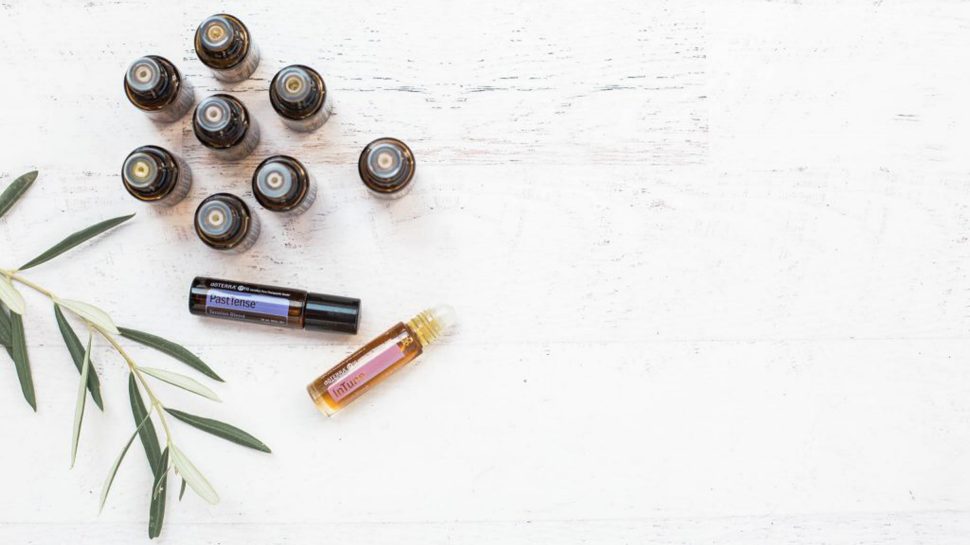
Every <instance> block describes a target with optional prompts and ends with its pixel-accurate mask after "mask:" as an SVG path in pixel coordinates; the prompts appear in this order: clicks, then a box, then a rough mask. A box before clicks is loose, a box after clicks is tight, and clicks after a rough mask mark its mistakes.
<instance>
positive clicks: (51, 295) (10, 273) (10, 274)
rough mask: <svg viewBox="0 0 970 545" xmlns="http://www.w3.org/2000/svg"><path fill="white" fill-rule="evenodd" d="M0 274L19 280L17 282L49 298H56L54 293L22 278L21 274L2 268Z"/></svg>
mask: <svg viewBox="0 0 970 545" xmlns="http://www.w3.org/2000/svg"><path fill="white" fill-rule="evenodd" d="M0 274H3V275H4V276H6V277H7V278H9V279H10V280H14V281H17V282H19V283H21V284H23V285H25V286H27V287H28V288H30V289H32V290H34V291H36V292H38V293H42V294H44V295H46V296H47V297H49V298H50V299H55V298H56V297H55V295H54V293H53V292H51V291H50V290H47V289H46V288H44V287H42V286H39V285H37V284H34V283H33V282H31V281H30V280H27V279H26V278H24V277H23V276H20V275H19V274H17V273H16V272H14V271H8V270H2V271H0Z"/></svg>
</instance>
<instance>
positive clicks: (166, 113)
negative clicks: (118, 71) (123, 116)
mask: <svg viewBox="0 0 970 545" xmlns="http://www.w3.org/2000/svg"><path fill="white" fill-rule="evenodd" d="M125 94H126V95H128V100H129V101H131V103H132V104H134V105H135V107H136V108H138V109H139V110H141V111H143V112H145V114H146V115H147V116H148V117H149V118H151V119H152V120H154V121H158V122H161V123H171V122H172V121H177V120H178V119H180V118H181V117H182V116H183V115H185V112H187V111H189V110H191V109H192V104H193V103H194V102H195V92H194V91H193V90H192V85H191V84H190V83H189V81H188V80H187V79H185V77H183V76H182V74H181V72H179V71H178V69H177V68H175V65H174V64H172V63H171V62H170V61H169V60H168V59H166V58H164V57H159V56H158V55H148V56H145V57H142V58H140V59H137V60H136V61H135V62H133V63H131V65H130V66H129V67H128V71H127V72H125Z"/></svg>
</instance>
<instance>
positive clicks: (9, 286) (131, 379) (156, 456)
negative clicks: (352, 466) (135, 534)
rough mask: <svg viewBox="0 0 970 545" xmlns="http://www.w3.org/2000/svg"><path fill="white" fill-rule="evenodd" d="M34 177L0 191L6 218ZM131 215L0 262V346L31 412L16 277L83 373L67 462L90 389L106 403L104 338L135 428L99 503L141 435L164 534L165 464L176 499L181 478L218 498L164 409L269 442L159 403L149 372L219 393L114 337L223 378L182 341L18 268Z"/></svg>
mask: <svg viewBox="0 0 970 545" xmlns="http://www.w3.org/2000/svg"><path fill="white" fill-rule="evenodd" d="M36 178H37V172H36V171H33V172H28V173H27V174H24V175H23V176H20V177H19V178H17V179H16V180H14V181H13V182H12V183H11V184H10V185H9V186H8V187H7V188H6V190H4V192H3V193H2V194H0V217H3V215H4V214H6V213H7V211H9V210H10V208H11V207H13V205H14V204H15V203H16V202H17V200H18V199H19V198H20V197H21V196H23V194H24V193H26V191H27V189H29V188H30V186H31V185H32V184H33V183H34V180H35V179H36ZM133 216H134V214H131V215H128V216H121V217H117V218H112V219H109V220H105V221H102V222H100V223H96V224H94V225H92V226H90V227H87V228H85V229H82V230H80V231H77V232H75V233H73V234H71V235H69V236H68V237H67V238H65V239H64V240H62V241H60V242H58V243H57V244H55V245H54V246H52V247H51V248H50V249H48V250H47V251H45V252H44V253H42V254H40V255H38V256H37V257H35V258H34V259H32V260H30V261H28V262H27V263H25V264H23V265H21V266H20V267H17V268H15V269H5V268H0V345H2V346H3V347H4V348H5V349H6V351H7V354H9V355H10V358H11V359H12V360H13V363H14V367H15V368H16V371H17V377H18V379H19V380H20V389H21V390H22V391H23V395H24V399H26V400H27V403H28V404H29V405H30V406H31V408H33V409H34V411H36V410H37V401H36V396H35V392H34V381H33V377H32V375H31V370H30V359H29V357H28V353H27V340H26V335H25V333H24V314H25V312H26V302H25V301H24V298H23V296H22V295H21V294H20V292H19V291H18V289H17V288H16V287H15V286H14V284H20V285H22V286H24V287H26V288H29V289H31V290H33V291H36V292H37V293H40V294H41V295H44V296H46V297H47V298H48V299H49V300H50V301H51V303H52V304H53V307H54V319H55V321H56V322H57V327H58V329H60V332H61V336H62V337H63V338H64V344H65V345H66V347H67V351H68V353H69V354H70V356H71V359H72V360H73V361H74V366H75V367H76V368H77V370H78V372H79V373H80V376H81V378H80V382H79V383H78V393H77V402H76V405H75V410H74V426H73V430H72V435H71V467H72V468H73V467H74V462H75V460H76V459H77V448H78V442H79V440H80V436H81V424H82V422H83V420H84V409H85V405H86V401H87V397H88V395H90V396H91V400H92V401H94V403H95V405H97V406H98V409H101V410H104V401H103V399H102V397H101V383H100V380H99V378H98V374H97V372H96V370H95V368H94V365H93V363H92V362H91V347H92V344H93V343H94V341H95V339H96V338H100V339H103V340H104V341H106V342H107V343H108V345H109V346H110V347H111V348H113V349H114V351H116V352H117V353H118V354H119V355H120V356H121V358H122V360H124V362H125V365H127V367H128V371H129V374H128V397H129V401H130V404H131V413H132V417H133V418H134V422H135V431H134V432H133V433H132V435H131V438H129V439H128V442H127V443H126V444H125V446H124V448H123V449H122V450H121V454H119V455H118V458H117V459H115V461H114V464H113V465H112V466H111V468H110V470H109V472H108V476H107V478H106V479H105V482H104V486H103V487H102V490H101V500H100V507H99V509H101V510H103V509H104V505H105V502H106V500H107V498H108V492H109V491H110V490H111V485H112V483H113V482H114V478H115V475H116V474H117V472H118V468H119V466H120V465H121V462H122V460H124V458H125V454H127V453H128V449H129V447H131V444H132V443H133V442H134V440H135V437H136V436H138V437H139V438H140V439H141V443H142V446H143V447H144V449H145V455H146V457H147V458H148V465H149V468H150V469H151V471H152V474H153V475H154V477H155V478H154V481H153V483H152V491H151V502H150V506H149V520H148V537H149V538H155V537H158V536H159V535H160V533H161V530H162V522H163V520H164V517H165V503H166V488H167V481H168V473H169V472H170V471H172V470H174V472H175V473H176V475H178V476H180V477H181V479H182V483H181V489H180V491H179V499H180V500H181V499H182V496H183V494H184V493H185V489H186V485H188V487H189V488H191V489H192V490H193V491H194V492H195V493H196V494H198V495H199V496H201V497H202V498H203V499H204V500H206V501H208V502H209V503H212V504H215V503H217V502H218V501H219V495H218V494H217V493H216V491H215V488H213V486H212V485H211V484H210V483H209V481H208V479H206V478H205V476H204V475H203V474H202V472H201V471H199V469H198V468H197V467H196V466H195V464H193V463H192V461H191V460H189V458H188V456H186V454H185V453H184V452H183V451H182V450H181V449H180V448H179V447H178V446H176V443H175V439H174V435H173V434H172V429H171V426H170V422H169V419H168V417H169V416H171V417H172V418H173V419H175V420H178V421H180V422H183V423H185V424H188V425H189V426H192V427H195V428H198V429H200V430H202V431H205V432H208V433H210V434H212V435H215V436H217V437H220V438H222V439H225V440H227V441H232V442H233V443H237V444H239V445H243V446H246V447H249V448H253V449H256V450H260V451H263V452H270V449H269V447H267V446H266V445H265V444H263V442H262V441H260V440H259V439H256V438H255V437H253V436H252V435H250V434H249V433H246V432H245V431H243V430H241V429H239V428H237V427H235V426H232V425H230V424H226V423H225V422H220V421H218V420H213V419H211V418H204V417H201V416H196V415H193V414H189V413H186V412H183V411H179V410H176V409H173V408H171V407H167V406H165V405H163V404H162V402H161V400H159V398H158V396H157V395H156V394H155V391H154V390H153V389H152V382H151V381H149V380H148V379H149V378H151V379H154V380H156V381H160V382H164V383H167V384H170V385H172V386H176V387H179V388H181V389H183V390H186V391H188V392H191V393H193V394H196V395H199V396H202V397H205V398H207V399H210V400H213V401H219V397H218V396H217V395H216V393H215V392H213V391H212V390H211V389H210V388H209V387H207V386H206V385H204V384H202V383H201V382H199V381H198V380H196V379H194V378H192V377H189V376H187V375H183V374H180V373H176V372H173V371H168V370H165V369H157V368H151V367H142V366H140V365H138V364H137V363H136V362H135V360H134V359H133V358H132V357H131V355H129V354H128V352H127V351H125V349H124V347H123V346H122V345H121V343H119V342H118V338H119V337H124V338H125V339H128V340H130V341H134V342H136V343H139V344H142V345H145V346H148V347H151V348H154V349H155V350H158V351H159V352H162V353H163V354H166V355H168V356H171V357H172V358H174V359H176V360H178V361H180V362H182V363H184V364H186V365H188V366H189V367H191V368H193V369H194V370H196V371H198V372H199V373H201V374H203V375H205V376H206V377H208V378H209V379H212V380H215V381H218V382H223V380H222V378H221V377H220V376H219V375H217V374H216V372H215V371H213V370H212V369H211V368H210V367H209V366H208V365H206V363H205V362H203V361H202V360H201V359H199V358H198V356H196V355H195V354H193V353H192V352H190V351H189V350H187V349H186V348H184V347H182V346H181V345H178V344H176V343H174V342H172V341H169V340H167V339H163V338H162V337H158V336H156V335H152V334H150V333H145V332H142V331H138V330H135V329H128V328H124V327H118V326H116V325H115V323H114V321H113V320H112V318H111V316H109V315H108V314H107V313H106V312H105V311H103V310H101V309H100V308H98V307H96V306H94V305H92V304H90V303H86V302H83V301H78V300H74V299H65V298H61V297H59V296H58V295H55V294H54V293H53V292H52V291H51V290H49V289H47V288H45V287H43V286H40V285H38V284H36V283H34V282H33V281H31V280H30V279H29V278H27V277H25V276H24V275H23V271H25V270H27V269H31V268H33V267H36V266H38V265H41V264H43V263H46V262H47V261H50V260H52V259H54V258H56V257H57V256H59V255H61V254H63V253H64V252H67V251H68V250H71V249H72V248H74V247H76V246H78V245H80V244H82V243H84V242H86V241H87V240H89V239H91V238H94V237H96V236H98V235H100V234H102V233H104V232H106V231H108V230H110V229H112V228H114V227H117V226H118V225H121V224H122V223H124V222H126V221H128V220H129V219H131V218H132V217H133ZM65 311H67V313H65ZM68 314H69V315H71V316H73V317H74V318H75V319H77V320H79V321H80V322H81V323H82V324H83V326H84V331H85V332H86V334H87V335H86V336H87V340H86V342H85V343H84V344H82V343H81V339H80V338H79V337H78V335H77V333H76V331H75V329H74V327H73V326H72V325H71V323H70V321H69V320H68V316H67V315H68ZM142 391H144V393H145V395H147V398H148V404H147V405H146V404H145V400H144V398H143V397H142ZM152 416H154V417H155V418H156V419H157V421H158V422H159V424H161V427H162V430H163V431H164V435H165V443H164V444H165V448H164V450H163V449H162V447H161V444H160V443H159V440H158V433H157V431H156V429H155V425H154V424H153V419H152ZM99 512H100V511H99Z"/></svg>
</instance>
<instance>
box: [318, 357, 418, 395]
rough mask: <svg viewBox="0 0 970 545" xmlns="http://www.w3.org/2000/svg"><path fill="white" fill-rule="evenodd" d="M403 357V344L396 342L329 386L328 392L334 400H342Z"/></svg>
mask: <svg viewBox="0 0 970 545" xmlns="http://www.w3.org/2000/svg"><path fill="white" fill-rule="evenodd" d="M403 357H404V352H403V351H402V350H401V346H400V345H399V344H396V343H395V344H392V345H391V346H390V347H388V348H387V349H386V350H384V351H383V352H381V353H380V354H378V355H376V356H374V357H373V358H371V359H370V360H369V361H368V362H367V363H365V364H363V365H361V366H360V367H358V368H356V369H353V370H352V371H350V372H349V373H347V374H346V375H345V376H344V377H343V378H341V379H340V380H338V381H337V382H334V383H333V384H331V385H330V386H328V387H327V393H329V394H330V397H332V398H333V400H334V401H340V400H341V399H343V398H345V397H347V396H349V395H350V394H352V393H354V392H355V391H356V390H358V389H360V388H361V387H362V386H363V385H365V384H367V383H368V382H370V381H371V380H372V379H374V377H376V376H377V375H379V374H381V373H382V372H383V371H384V370H385V369H387V368H388V367H390V366H392V365H394V364H395V363H397V362H398V361H399V360H400V359H401V358H403Z"/></svg>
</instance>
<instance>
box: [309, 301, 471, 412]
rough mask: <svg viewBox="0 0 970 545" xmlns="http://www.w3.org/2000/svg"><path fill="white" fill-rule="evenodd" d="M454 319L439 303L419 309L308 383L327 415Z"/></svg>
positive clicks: (413, 353) (414, 352) (406, 358)
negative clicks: (421, 310)
mask: <svg viewBox="0 0 970 545" xmlns="http://www.w3.org/2000/svg"><path fill="white" fill-rule="evenodd" d="M454 323H455V311H454V309H452V308H451V307H449V306H447V305H440V306H437V307H434V308H432V309H428V310H425V311H423V312H420V313H418V315H417V316H415V317H414V318H411V319H410V320H408V321H407V322H401V323H399V324H397V325H395V326H393V327H391V329H388V330H387V331H385V332H384V333H382V334H381V335H379V336H378V337H377V338H376V339H374V340H373V341H371V342H369V343H367V344H366V345H364V347H363V348H361V349H360V350H358V351H356V352H354V353H353V354H351V355H350V356H348V357H347V358H346V359H345V360H343V361H342V362H340V363H338V364H337V365H336V366H335V367H334V368H332V369H330V370H329V371H327V372H326V373H324V374H323V375H320V377H319V378H317V379H316V380H314V381H313V382H311V383H310V385H309V386H307V392H309V393H310V398H312V399H313V402H314V403H315V404H316V406H317V408H318V409H320V411H322V412H323V413H324V414H326V415H327V416H331V415H333V414H334V413H336V412H337V411H339V410H341V409H343V408H344V407H346V406H347V405H348V404H349V403H350V402H351V401H353V400H355V399H357V398H358V397H360V395H361V394H363V393H364V392H366V391H367V390H369V389H370V388H371V387H373V386H376V385H377V384H380V383H381V382H383V381H384V379H386V378H387V377H389V376H390V375H391V374H393V373H394V372H395V371H397V370H398V369H400V368H402V367H404V366H405V365H407V364H408V363H409V362H411V361H412V360H414V359H415V358H417V357H418V356H420V355H421V353H422V352H424V349H425V348H427V347H428V345H430V344H431V343H433V342H435V341H436V340H437V339H438V337H440V336H441V335H442V334H443V333H444V332H445V331H446V330H447V329H448V328H449V327H451V326H452V325H453V324H454Z"/></svg>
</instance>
